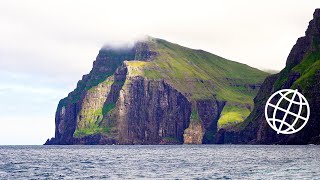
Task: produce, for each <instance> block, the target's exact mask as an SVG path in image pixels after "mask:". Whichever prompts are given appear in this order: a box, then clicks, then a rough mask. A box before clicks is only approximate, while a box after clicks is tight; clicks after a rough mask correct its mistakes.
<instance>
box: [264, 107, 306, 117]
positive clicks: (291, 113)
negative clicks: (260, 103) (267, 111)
mask: <svg viewBox="0 0 320 180" xmlns="http://www.w3.org/2000/svg"><path fill="white" fill-rule="evenodd" d="M268 105H269V106H271V107H273V108H275V109H278V110H281V111H283V112H284V111H285V109H283V108H281V107H277V106H275V105H274V104H271V103H268ZM288 114H290V115H292V116H295V117H298V118H300V119H302V120H305V121H307V120H308V119H307V118H306V117H303V116H300V115H297V114H295V113H293V112H291V111H289V112H288Z"/></svg>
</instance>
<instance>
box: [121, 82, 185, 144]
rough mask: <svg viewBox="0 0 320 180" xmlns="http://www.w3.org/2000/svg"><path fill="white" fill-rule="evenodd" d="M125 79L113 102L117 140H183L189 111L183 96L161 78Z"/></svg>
mask: <svg viewBox="0 0 320 180" xmlns="http://www.w3.org/2000/svg"><path fill="white" fill-rule="evenodd" d="M127 80H128V79H127ZM128 81H130V82H128V83H126V85H125V86H124V88H123V89H122V90H121V92H120V97H119V100H118V102H117V108H118V117H117V119H118V123H119V124H118V129H119V143H120V144H159V143H161V142H165V141H167V140H170V139H172V140H176V141H177V142H179V143H183V133H184V130H185V129H186V128H187V127H188V126H189V119H190V112H191V104H190V103H189V101H188V100H187V98H186V97H184V96H183V95H182V94H181V93H180V92H178V91H177V90H175V89H174V88H172V87H171V86H170V85H169V84H167V83H166V82H164V81H150V80H148V79H145V78H143V77H140V76H137V77H132V78H130V79H129V80H128Z"/></svg>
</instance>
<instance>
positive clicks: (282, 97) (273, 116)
mask: <svg viewBox="0 0 320 180" xmlns="http://www.w3.org/2000/svg"><path fill="white" fill-rule="evenodd" d="M279 94H281V98H280V99H279V100H278V102H277V104H276V107H279V105H280V103H281V102H282V100H283V99H284V96H287V95H288V94H290V92H289V91H288V92H286V93H285V94H284V95H283V96H282V93H281V92H280V93H279ZM274 96H275V94H274V95H272V96H271V97H272V98H273V97H274ZM269 100H270V99H269ZM268 102H269V101H268ZM286 111H287V110H284V112H286ZM276 113H277V111H273V115H272V119H273V121H272V123H273V127H277V126H276V121H274V120H275V119H276ZM277 131H278V130H277Z"/></svg>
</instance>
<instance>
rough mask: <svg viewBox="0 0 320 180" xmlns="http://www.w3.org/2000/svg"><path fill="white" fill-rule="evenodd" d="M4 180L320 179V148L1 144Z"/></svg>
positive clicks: (0, 156) (309, 146) (0, 163)
mask: <svg viewBox="0 0 320 180" xmlns="http://www.w3.org/2000/svg"><path fill="white" fill-rule="evenodd" d="M0 179H320V146H312V145H307V146H278V145H273V146H260V145H175V146H168V145H166V146H160V145H158V146H137V145H135V146H118V145H113V146H0Z"/></svg>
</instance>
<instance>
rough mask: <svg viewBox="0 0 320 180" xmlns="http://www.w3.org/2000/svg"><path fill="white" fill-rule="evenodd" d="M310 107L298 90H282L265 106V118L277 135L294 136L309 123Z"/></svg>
mask: <svg viewBox="0 0 320 180" xmlns="http://www.w3.org/2000/svg"><path fill="white" fill-rule="evenodd" d="M309 116H310V107H309V103H308V101H307V99H306V98H305V97H304V96H303V95H302V94H301V93H300V92H298V90H292V89H282V90H279V91H277V92H275V93H274V94H272V95H271V96H270V98H269V99H268V101H267V103H266V106H265V118H266V120H267V122H268V124H269V126H270V127H271V128H272V129H273V130H275V131H277V134H279V133H281V134H293V133H296V132H298V131H300V130H301V129H302V128H303V127H304V126H305V125H306V124H307V122H308V120H309Z"/></svg>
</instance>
